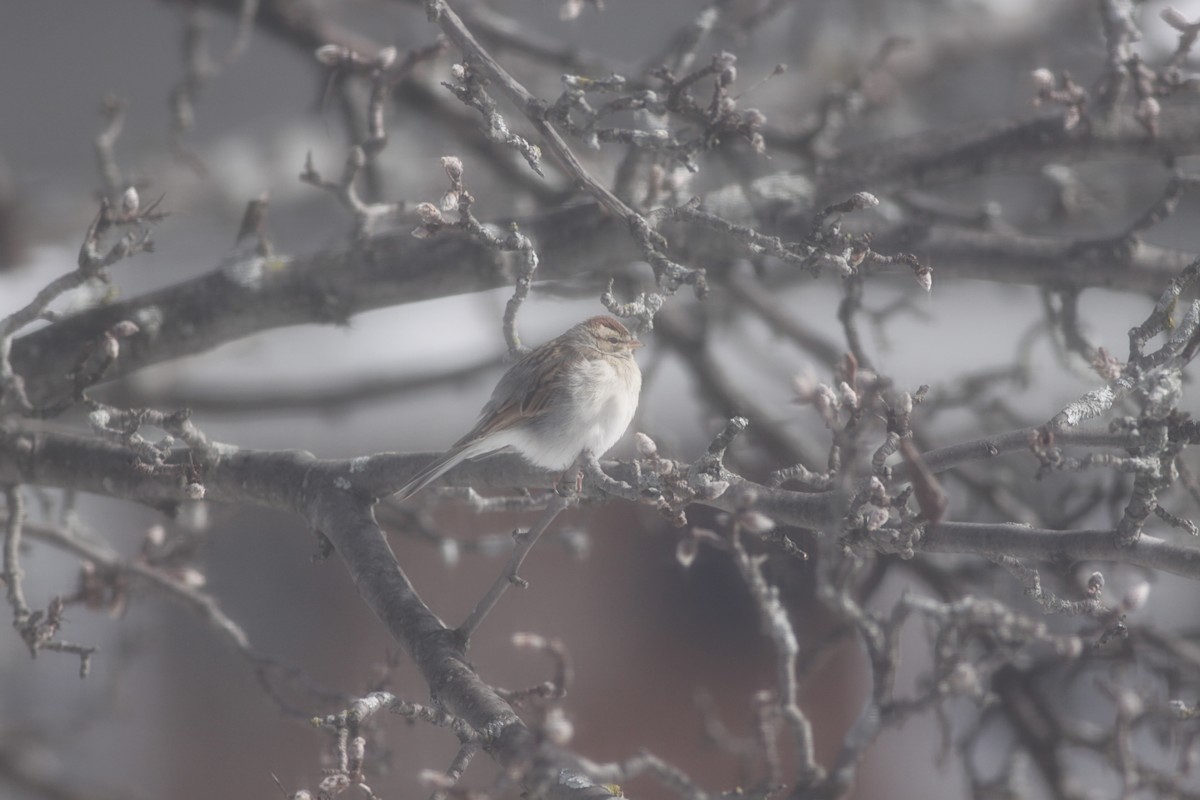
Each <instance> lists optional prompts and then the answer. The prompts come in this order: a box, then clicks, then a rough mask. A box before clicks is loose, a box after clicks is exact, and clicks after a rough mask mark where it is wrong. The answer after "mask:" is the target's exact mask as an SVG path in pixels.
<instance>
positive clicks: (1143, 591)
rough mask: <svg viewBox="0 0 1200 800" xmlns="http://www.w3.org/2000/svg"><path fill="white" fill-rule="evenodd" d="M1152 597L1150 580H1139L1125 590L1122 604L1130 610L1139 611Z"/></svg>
mask: <svg viewBox="0 0 1200 800" xmlns="http://www.w3.org/2000/svg"><path fill="white" fill-rule="evenodd" d="M1149 598H1150V583H1149V582H1148V581H1139V582H1138V583H1135V584H1134V585H1133V586H1130V587H1129V589H1127V590H1126V592H1125V597H1124V598H1123V599H1122V600H1121V605H1123V606H1124V607H1125V608H1127V609H1129V610H1130V611H1137V610H1138V609H1139V608H1141V607H1142V606H1144V605H1146V601H1147V600H1148V599H1149Z"/></svg>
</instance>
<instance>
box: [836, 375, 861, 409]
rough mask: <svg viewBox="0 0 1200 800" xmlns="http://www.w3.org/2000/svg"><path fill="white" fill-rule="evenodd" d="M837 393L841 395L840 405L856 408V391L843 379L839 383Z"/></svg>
mask: <svg viewBox="0 0 1200 800" xmlns="http://www.w3.org/2000/svg"><path fill="white" fill-rule="evenodd" d="M838 393H839V394H840V395H841V401H842V405H844V406H846V407H847V408H858V392H856V391H854V389H853V388H851V386H850V384H848V383H846V382H845V381H842V382H841V383H839V384H838Z"/></svg>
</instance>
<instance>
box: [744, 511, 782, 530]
mask: <svg viewBox="0 0 1200 800" xmlns="http://www.w3.org/2000/svg"><path fill="white" fill-rule="evenodd" d="M738 524H740V525H741V526H742V529H743V530H747V531H749V532H750V533H766V532H767V531H770V530H773V529H774V528H775V520H773V519H771V518H770V517H768V516H767V515H766V514H763V513H762V512H761V511H743V512H742V513H741V514H739V515H738Z"/></svg>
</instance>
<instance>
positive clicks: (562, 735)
mask: <svg viewBox="0 0 1200 800" xmlns="http://www.w3.org/2000/svg"><path fill="white" fill-rule="evenodd" d="M542 730H544V731H545V732H546V738H547V739H549V740H550V741H551V742H552V743H554V744H557V745H564V744H566V743H567V742H569V741H571V737H572V736H574V735H575V726H574V725H572V724H571V720H569V719H567V715H566V713H564V712H563V710H562V708H561V707H559V706H554V707H553V708H551V709H550V710H549V711H547V712H546V721H545V722H544V723H542Z"/></svg>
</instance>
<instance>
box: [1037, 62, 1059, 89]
mask: <svg viewBox="0 0 1200 800" xmlns="http://www.w3.org/2000/svg"><path fill="white" fill-rule="evenodd" d="M1032 77H1033V85H1034V86H1035V87H1037V88H1038V89H1039V90H1041V91H1049V90H1050V89H1053V88H1054V73H1053V72H1051V71H1050V70H1048V69H1046V68H1045V67H1041V68H1039V69H1035V70H1034V71H1033V73H1032Z"/></svg>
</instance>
